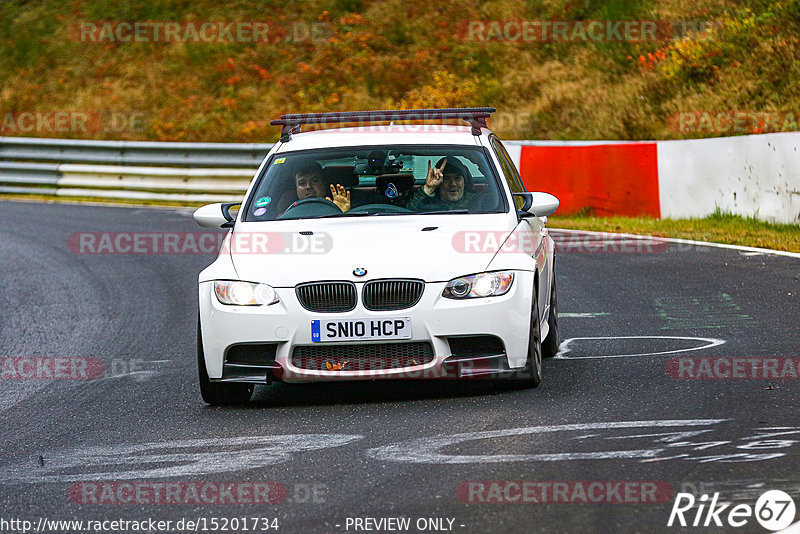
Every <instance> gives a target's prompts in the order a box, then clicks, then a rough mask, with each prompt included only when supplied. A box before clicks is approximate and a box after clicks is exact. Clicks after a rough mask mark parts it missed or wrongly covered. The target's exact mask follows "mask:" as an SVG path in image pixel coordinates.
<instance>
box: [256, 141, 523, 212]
mask: <svg viewBox="0 0 800 534" xmlns="http://www.w3.org/2000/svg"><path fill="white" fill-rule="evenodd" d="M507 209H508V207H507V203H506V201H505V195H503V194H502V189H501V188H500V185H499V182H498V178H497V176H496V174H495V173H494V172H493V170H492V166H491V165H490V163H489V160H488V156H487V154H486V151H485V149H483V148H482V147H475V146H454V145H446V146H431V145H427V146H405V145H404V146H397V145H391V146H371V147H363V146H359V147H337V148H327V149H319V150H304V151H297V152H288V153H282V154H275V155H274V156H273V157H272V158H271V160H270V161H269V162H268V164H267V166H266V167H265V169H264V171H263V172H262V173H261V176H260V177H259V179H258V182H257V184H256V186H255V188H254V190H253V194H251V195H250V198H249V200H248V202H247V206H246V207H245V213H244V220H245V221H248V222H250V221H271V220H284V219H303V218H321V217H356V216H370V215H410V214H417V215H419V214H441V213H452V214H469V213H500V212H505V211H507Z"/></svg>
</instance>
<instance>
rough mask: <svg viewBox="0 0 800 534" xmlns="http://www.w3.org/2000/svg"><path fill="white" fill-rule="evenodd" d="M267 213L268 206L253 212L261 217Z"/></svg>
mask: <svg viewBox="0 0 800 534" xmlns="http://www.w3.org/2000/svg"><path fill="white" fill-rule="evenodd" d="M265 213H267V208H258V209H257V210H256V211H254V212H253V215H255V216H256V217H261V216H262V215H264V214H265Z"/></svg>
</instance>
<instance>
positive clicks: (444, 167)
mask: <svg viewBox="0 0 800 534" xmlns="http://www.w3.org/2000/svg"><path fill="white" fill-rule="evenodd" d="M472 189H473V184H472V176H471V175H470V173H469V170H468V169H467V168H466V166H464V164H463V163H461V162H460V161H458V160H456V159H455V158H450V160H449V161H448V159H447V158H442V159H440V160H439V161H438V162H437V163H436V165H435V166H433V168H431V162H430V161H428V174H427V176H426V177H425V184H424V185H423V186H422V187H419V188H418V189H417V190H416V191H415V192H414V195H413V196H412V197H411V200H410V201H409V203H408V209H410V210H413V211H449V210H458V209H470V208H472V207H473V206H474V205H475V200H476V199H477V197H478V194H477V193H475V192H474V191H473V190H472Z"/></svg>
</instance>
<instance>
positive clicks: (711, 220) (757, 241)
mask: <svg viewBox="0 0 800 534" xmlns="http://www.w3.org/2000/svg"><path fill="white" fill-rule="evenodd" d="M547 225H548V226H549V227H551V228H567V229H573V230H593V231H597V232H619V233H624V234H637V235H652V236H657V237H675V238H679V239H693V240H696V241H710V242H713V243H727V244H731V245H743V246H747V247H759V248H769V249H775V250H786V251H789V252H800V225H797V224H775V223H768V222H763V221H759V220H757V219H755V218H753V217H741V216H739V215H733V214H730V213H723V212H720V211H717V212H716V213H714V214H712V215H710V216H708V217H705V218H702V219H654V218H650V217H590V216H586V215H575V216H553V217H550V218H549V219H548V221H547Z"/></svg>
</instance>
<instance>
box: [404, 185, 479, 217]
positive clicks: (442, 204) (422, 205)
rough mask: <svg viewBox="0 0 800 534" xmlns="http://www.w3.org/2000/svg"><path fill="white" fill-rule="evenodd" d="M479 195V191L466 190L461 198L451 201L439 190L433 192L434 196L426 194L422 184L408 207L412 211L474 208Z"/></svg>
mask: <svg viewBox="0 0 800 534" xmlns="http://www.w3.org/2000/svg"><path fill="white" fill-rule="evenodd" d="M477 196H478V195H477V193H474V192H472V191H466V190H465V191H464V194H463V195H462V196H461V198H460V199H458V200H457V201H455V202H450V201H449V200H444V199H443V198H441V197H440V196H439V191H438V190H437V191H436V192H435V193H434V194H433V196H432V197H429V196H428V195H426V194H425V190H424V189H423V187H422V186H420V187H419V188H418V189H417V190H416V191H414V195H412V197H411V200H410V201H409V202H408V206H406V207H407V208H408V209H410V210H412V211H448V210H461V209H473V208H474V206H475V200H476V197H477Z"/></svg>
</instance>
